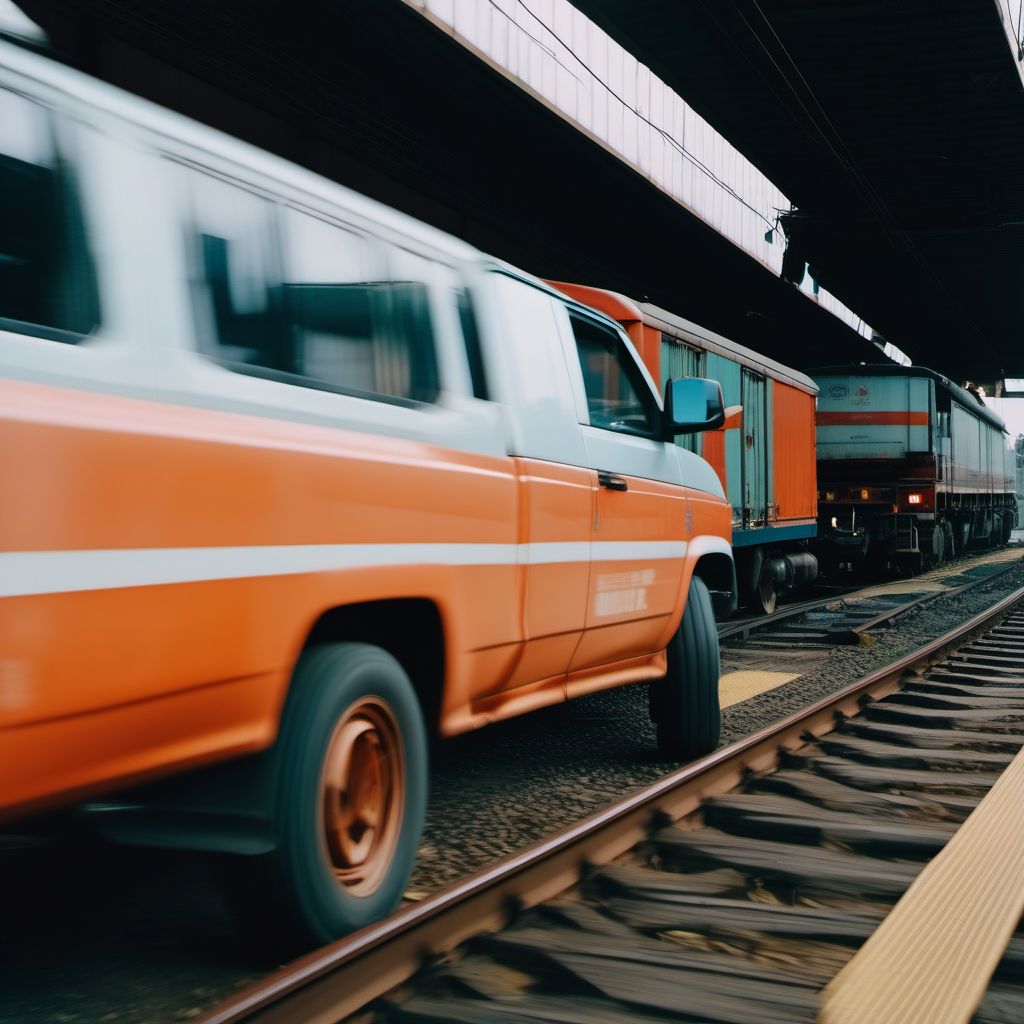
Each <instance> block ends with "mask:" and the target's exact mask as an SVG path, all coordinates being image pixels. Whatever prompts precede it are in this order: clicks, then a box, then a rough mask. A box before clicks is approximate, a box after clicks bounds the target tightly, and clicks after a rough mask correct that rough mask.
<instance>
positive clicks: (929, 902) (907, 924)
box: [818, 751, 1024, 1024]
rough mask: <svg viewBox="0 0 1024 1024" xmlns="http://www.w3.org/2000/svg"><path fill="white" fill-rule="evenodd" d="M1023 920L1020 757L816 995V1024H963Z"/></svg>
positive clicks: (1023, 775)
mask: <svg viewBox="0 0 1024 1024" xmlns="http://www.w3.org/2000/svg"><path fill="white" fill-rule="evenodd" d="M1022 912H1024V751H1022V752H1021V753H1019V754H1018V755H1017V756H1016V757H1015V758H1014V760H1013V762H1012V763H1011V764H1010V765H1009V767H1008V768H1007V769H1006V770H1005V771H1004V772H1003V774H1002V775H1001V776H1000V777H999V779H998V780H997V782H996V783H995V785H994V786H993V787H992V789H991V790H990V791H989V792H988V793H987V794H986V795H985V797H984V799H983V800H982V801H981V803H979V804H978V806H977V807H976V808H975V809H974V811H973V812H972V813H971V814H970V815H969V816H968V818H967V820H966V821H965V822H964V823H963V825H961V826H960V828H959V829H958V830H957V832H956V834H955V835H954V836H953V838H952V839H951V840H950V841H949V843H948V844H947V846H946V847H945V849H943V850H942V852H941V853H939V854H938V856H936V857H935V859H934V860H933V861H932V862H931V863H930V864H928V866H927V867H926V868H925V869H924V870H923V871H922V872H921V874H920V875H918V877H917V878H916V879H915V880H914V882H913V884H912V885H911V886H910V888H909V889H908V890H907V892H906V893H905V894H904V895H903V897H902V898H901V899H900V900H899V902H898V903H897V904H896V906H895V907H893V909H892V911H891V912H890V913H889V914H888V916H887V917H886V918H885V920H884V921H883V922H882V924H881V925H880V926H879V927H878V930H877V931H875V933H874V934H873V935H872V936H871V938H869V939H868V941H867V942H866V943H865V944H864V945H863V946H862V947H861V948H860V950H859V951H858V952H857V953H856V954H855V956H854V957H853V959H852V960H850V962H849V963H848V964H847V965H846V966H845V967H844V968H843V969H842V970H841V971H840V972H839V974H838V975H836V977H835V978H834V979H833V980H832V981H831V982H830V983H829V985H828V986H827V987H826V988H825V990H824V991H823V992H822V1005H821V1011H820V1014H819V1016H818V1021H819V1022H820V1024H877V1022H878V1021H899V1022H900V1024H967V1022H968V1021H970V1019H971V1016H972V1015H973V1013H974V1011H975V1008H976V1007H977V1006H978V1004H979V1003H980V1002H981V999H982V997H983V996H984V995H985V991H986V989H987V987H988V983H989V980H990V978H991V977H992V972H993V971H994V970H995V969H996V966H997V965H998V963H999V960H1000V958H1001V957H1002V955H1003V952H1004V950H1005V949H1006V947H1007V944H1008V943H1009V941H1010V938H1011V936H1012V935H1013V933H1014V930H1015V928H1016V927H1017V923H1018V921H1019V920H1020V918H1021V914H1022Z"/></svg>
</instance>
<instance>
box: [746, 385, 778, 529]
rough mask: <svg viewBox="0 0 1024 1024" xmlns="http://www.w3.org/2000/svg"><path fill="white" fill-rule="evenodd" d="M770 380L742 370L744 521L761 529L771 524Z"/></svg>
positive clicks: (747, 524)
mask: <svg viewBox="0 0 1024 1024" xmlns="http://www.w3.org/2000/svg"><path fill="white" fill-rule="evenodd" d="M766 385H767V381H766V380H765V378H764V377H762V376H760V375H759V374H756V373H752V372H751V371H750V370H747V369H746V368H744V369H743V371H742V383H741V398H740V402H741V404H742V405H743V441H742V450H743V519H744V526H746V527H748V528H749V527H758V526H764V525H766V523H767V521H768V505H769V503H770V500H771V499H770V495H769V494H768V481H769V480H770V479H771V474H770V473H769V472H768V452H769V450H770V447H771V446H770V444H769V443H768V389H767V386H766Z"/></svg>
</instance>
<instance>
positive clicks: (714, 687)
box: [651, 576, 721, 761]
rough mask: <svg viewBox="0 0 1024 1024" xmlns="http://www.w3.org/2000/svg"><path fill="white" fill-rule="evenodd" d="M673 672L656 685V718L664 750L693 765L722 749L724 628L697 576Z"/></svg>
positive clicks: (672, 653) (673, 651)
mask: <svg viewBox="0 0 1024 1024" xmlns="http://www.w3.org/2000/svg"><path fill="white" fill-rule="evenodd" d="M667 653H668V671H667V672H666V674H665V678H664V679H659V680H658V681H657V682H654V683H652V684H651V717H652V718H653V719H654V723H655V725H656V727H657V734H658V751H659V752H660V753H661V754H662V755H663V756H664V757H666V758H667V759H670V760H673V761H689V760H692V759H693V758H695V757H702V756H703V755H704V754H709V753H710V752H711V751H712V750H714V749H715V747H717V746H718V737H719V734H720V731H721V711H720V709H719V704H718V679H719V676H720V675H721V665H720V662H719V655H718V630H717V629H716V628H715V613H714V609H713V607H712V605H711V595H710V593H708V588H707V586H706V584H705V583H704V581H703V580H702V579H700V578H699V577H697V576H694V577H692V578H691V580H690V591H689V594H688V596H687V600H686V611H685V612H684V614H683V621H682V622H681V623H680V624H679V629H677V630H676V633H675V635H674V636H673V637H672V639H671V641H669V645H668V652H667Z"/></svg>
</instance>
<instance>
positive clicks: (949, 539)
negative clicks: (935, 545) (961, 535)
mask: <svg viewBox="0 0 1024 1024" xmlns="http://www.w3.org/2000/svg"><path fill="white" fill-rule="evenodd" d="M942 540H943V548H944V550H945V555H946V558H954V557H956V553H957V552H956V546H955V544H954V543H953V524H952V523H951V522H950V521H949V520H948V519H944V520H943V521H942Z"/></svg>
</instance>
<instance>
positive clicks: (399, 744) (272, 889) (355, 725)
mask: <svg viewBox="0 0 1024 1024" xmlns="http://www.w3.org/2000/svg"><path fill="white" fill-rule="evenodd" d="M270 758H271V763H272V771H271V772H270V775H269V783H268V785H269V786H270V788H271V790H272V792H270V793H268V794H267V797H268V804H269V806H270V807H271V808H272V810H271V819H272V820H271V827H272V831H273V834H274V839H275V848H274V850H273V852H271V853H268V854H265V855H262V856H255V857H238V858H236V859H234V862H233V863H232V865H231V866H230V868H229V869H228V870H229V878H228V882H229V885H228V889H229V894H230V895H231V896H232V897H233V902H234V903H235V906H236V909H237V910H238V911H239V913H240V916H241V918H242V921H243V923H244V924H245V925H246V926H247V930H248V931H249V932H250V934H254V935H255V938H256V939H257V942H259V943H260V944H261V945H263V946H265V947H268V946H269V949H270V950H272V951H274V952H284V953H292V952H296V951H298V950H300V949H302V948H308V947H311V946H315V945H322V944H324V943H326V942H330V941H331V940H333V939H336V938H338V937H340V936H342V935H345V934H347V933H348V932H351V931H354V930H356V929H358V928H362V927H363V926H365V925H367V924H370V923H372V922H373V921H376V920H378V919H380V918H382V917H384V916H386V915H387V914H389V913H390V912H391V911H392V910H394V909H395V907H396V906H397V905H398V903H399V901H400V900H401V898H402V894H403V892H404V891H405V887H406V885H407V883H408V880H409V876H410V874H411V872H412V864H413V859H414V857H415V854H416V848H417V846H418V844H419V839H420V833H421V831H422V829H423V819H424V816H425V813H426V803H427V773H428V763H427V741H426V732H425V729H424V725H423V717H422V714H421V712H420V707H419V702H418V700H417V697H416V692H415V690H414V689H413V686H412V683H411V682H410V681H409V677H408V676H407V675H406V674H405V672H404V670H403V669H402V667H401V666H400V665H399V664H398V662H397V661H396V660H395V659H394V658H393V657H392V656H391V655H390V654H388V653H387V652H386V651H384V650H382V649H381V648H379V647H373V646H371V645H369V644H359V643H338V644H329V645H324V646H322V647H316V648H313V649H311V650H310V651H309V652H307V653H306V654H304V655H303V656H302V658H301V659H300V661H299V664H298V666H297V667H296V670H295V674H294V677H293V680H292V687H291V691H290V693H289V696H288V701H287V703H286V706H285V710H284V715H283V717H282V721H281V730H280V734H279V736H278V740H277V743H276V744H275V746H274V748H273V750H272V751H271V753H270Z"/></svg>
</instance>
